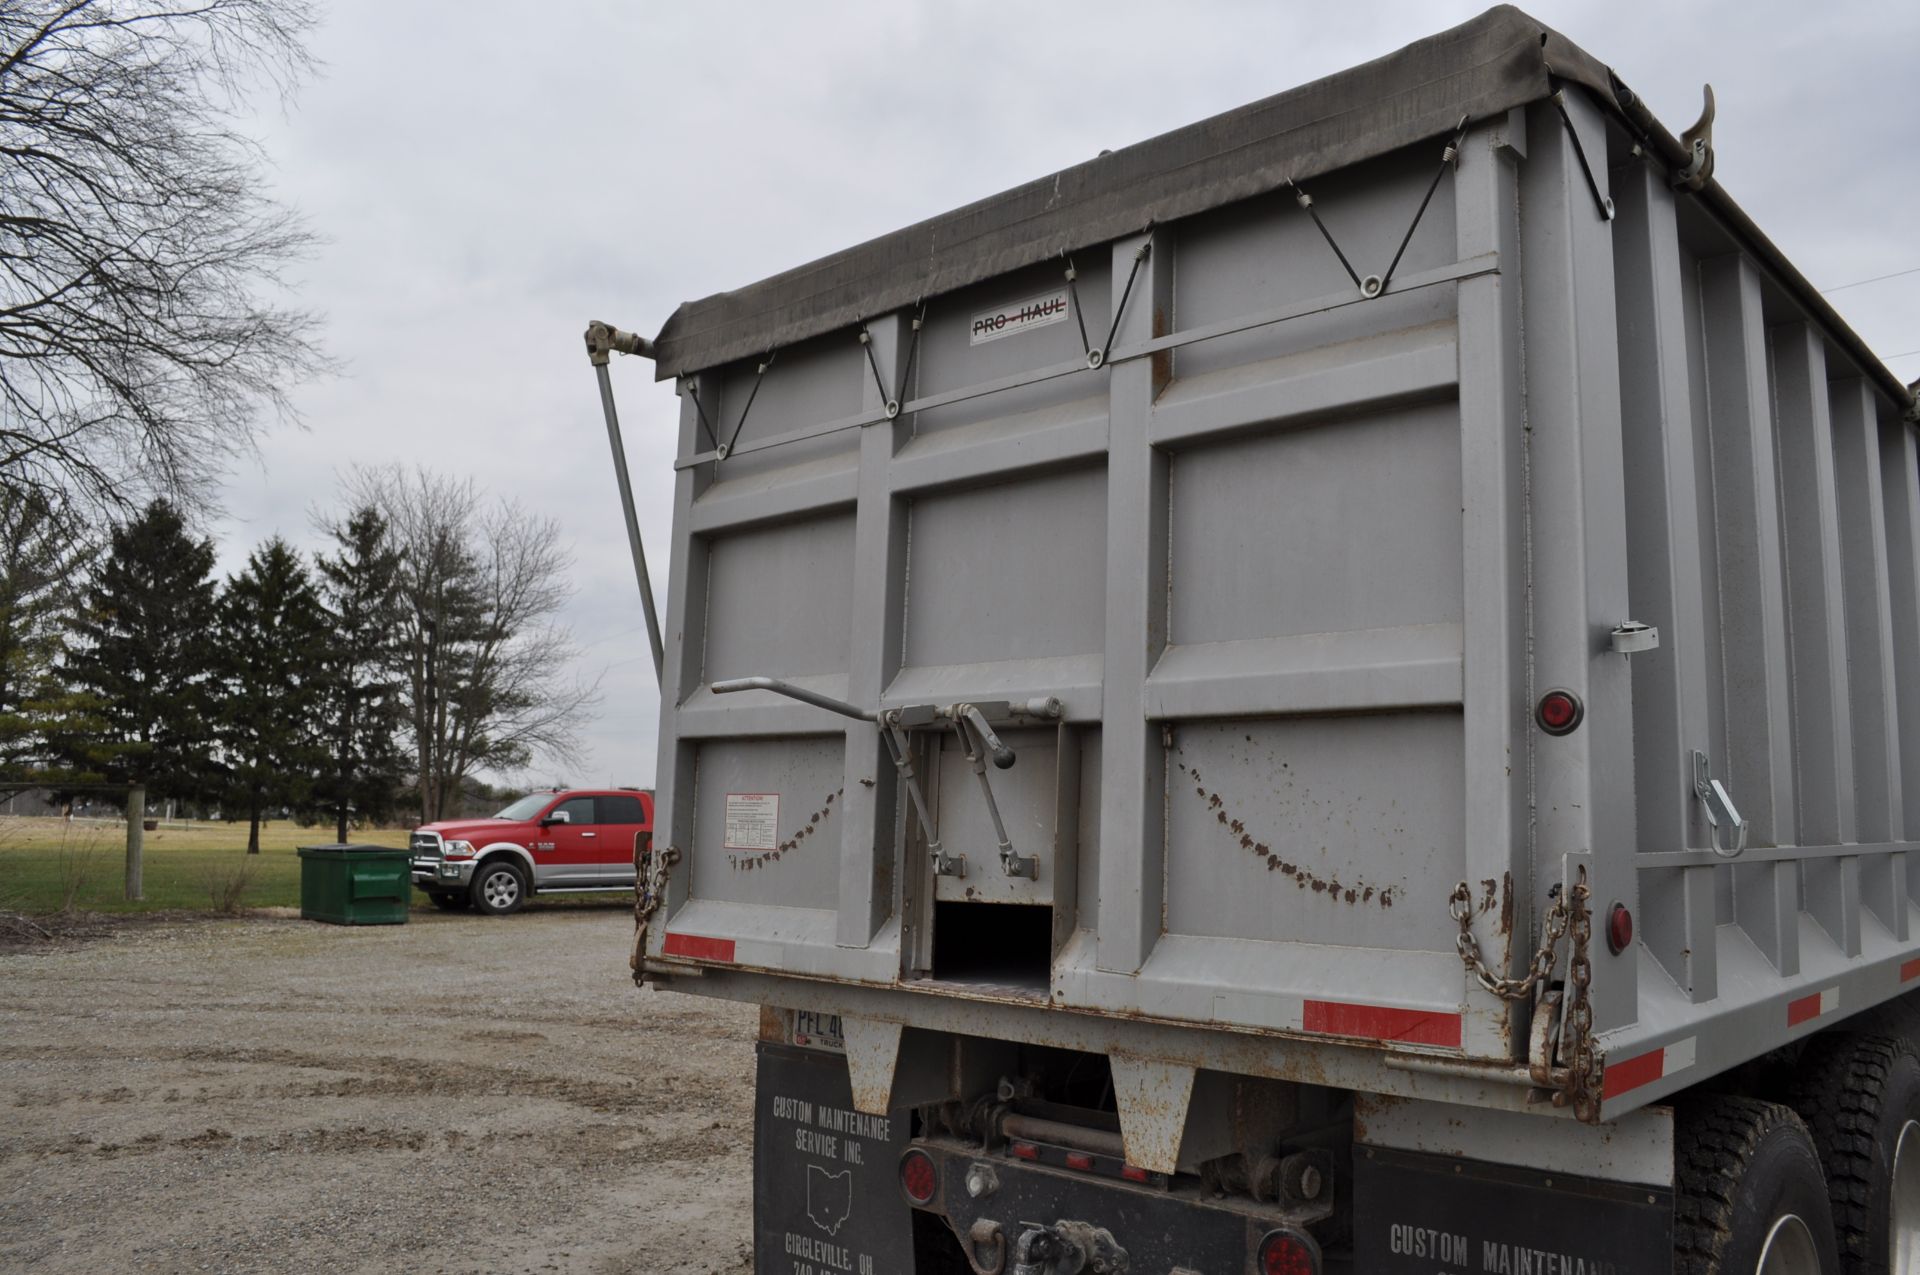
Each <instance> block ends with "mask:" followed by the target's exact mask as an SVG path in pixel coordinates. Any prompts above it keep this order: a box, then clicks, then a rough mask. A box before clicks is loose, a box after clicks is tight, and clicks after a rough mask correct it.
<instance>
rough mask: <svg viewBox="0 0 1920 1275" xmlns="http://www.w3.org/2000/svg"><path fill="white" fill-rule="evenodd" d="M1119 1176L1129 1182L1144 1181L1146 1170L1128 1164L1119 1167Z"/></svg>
mask: <svg viewBox="0 0 1920 1275" xmlns="http://www.w3.org/2000/svg"><path fill="white" fill-rule="evenodd" d="M1120 1176H1121V1177H1123V1178H1125V1179H1126V1180H1127V1181H1129V1182H1145V1181H1146V1180H1147V1171H1146V1170H1145V1169H1142V1168H1138V1167H1136V1166H1134V1165H1131V1164H1128V1165H1123V1166H1122V1167H1121V1169H1120Z"/></svg>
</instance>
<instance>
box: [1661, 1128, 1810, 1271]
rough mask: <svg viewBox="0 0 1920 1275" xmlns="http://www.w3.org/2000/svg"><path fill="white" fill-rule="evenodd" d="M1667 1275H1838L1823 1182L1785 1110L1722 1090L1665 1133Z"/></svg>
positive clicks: (1801, 1131) (1801, 1133)
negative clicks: (1669, 1231)
mask: <svg viewBox="0 0 1920 1275" xmlns="http://www.w3.org/2000/svg"><path fill="white" fill-rule="evenodd" d="M1674 1177H1675V1187H1676V1196H1677V1198H1676V1199H1675V1200H1674V1210H1673V1247H1674V1255H1673V1269H1674V1271H1675V1272H1676V1275H1840V1271H1841V1266H1840V1258H1839V1254H1838V1252H1837V1250H1836V1248H1835V1245H1834V1232H1833V1213H1832V1209H1831V1206H1830V1205H1829V1204H1828V1201H1827V1183H1826V1178H1825V1177H1824V1176H1823V1175H1822V1173H1821V1171H1820V1157H1819V1154H1818V1152H1816V1151H1815V1150H1814V1146H1813V1140H1812V1138H1810V1137H1808V1135H1807V1128H1806V1126H1805V1125H1804V1124H1802V1123H1801V1121H1800V1117H1799V1116H1797V1115H1795V1114H1794V1113H1793V1111H1792V1109H1791V1108H1788V1107H1783V1106H1780V1105H1778V1104H1777V1103H1771V1102H1759V1101H1756V1100H1755V1099H1752V1098H1739V1097H1735V1096H1733V1095H1731V1094H1703V1095H1700V1096H1698V1097H1696V1098H1694V1099H1693V1100H1692V1101H1690V1102H1688V1103H1685V1104H1683V1105H1682V1107H1681V1109H1680V1111H1679V1120H1678V1122H1677V1127H1676V1129H1675V1131H1674Z"/></svg>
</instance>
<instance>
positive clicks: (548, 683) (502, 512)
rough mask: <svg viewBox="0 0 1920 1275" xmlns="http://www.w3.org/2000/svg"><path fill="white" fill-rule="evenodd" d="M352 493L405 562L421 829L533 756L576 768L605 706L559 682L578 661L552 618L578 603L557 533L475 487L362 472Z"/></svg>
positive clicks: (405, 631) (351, 482)
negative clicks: (473, 789)
mask: <svg viewBox="0 0 1920 1275" xmlns="http://www.w3.org/2000/svg"><path fill="white" fill-rule="evenodd" d="M347 489H348V496H349V499H350V501H351V502H352V504H354V505H355V506H361V505H369V504H370V505H373V506H374V507H375V508H377V509H379V511H380V512H381V514H382V516H383V517H385V518H386V520H387V524H388V526H389V527H390V528H391V530H392V535H393V542H394V544H395V546H396V547H397V548H399V550H400V551H401V553H402V554H403V555H404V557H403V562H402V566H401V569H400V577H401V581H402V592H403V594H404V595H405V599H406V603H405V606H404V608H403V610H404V614H403V616H402V617H401V620H400V628H401V632H402V637H403V643H404V649H405V650H406V651H407V652H408V681H407V685H406V688H405V691H404V696H405V698H406V701H407V717H408V724H409V727H410V734H411V736H412V739H413V744H414V762H415V766H416V768H417V773H418V774H419V778H420V813H421V817H422V818H423V819H425V820H433V819H439V818H443V817H444V816H445V814H446V812H447V809H448V806H449V803H450V802H451V801H453V800H454V799H455V798H456V797H457V795H458V794H459V792H460V790H461V786H462V784H463V783H465V782H466V781H467V780H468V779H469V778H471V777H473V776H475V775H477V774H478V773H479V772H481V771H492V772H495V773H499V772H502V771H514V770H519V769H522V768H524V767H525V766H527V765H528V764H529V763H530V762H531V761H532V760H533V759H534V758H535V757H536V756H540V757H545V758H548V759H550V760H553V761H556V762H560V763H563V764H569V765H571V764H576V763H577V761H578V751H579V736H580V730H581V727H582V726H583V725H584V724H585V720H586V718H587V717H589V716H590V715H591V714H592V712H593V711H594V710H595V708H597V706H598V704H599V699H600V695H599V688H598V685H597V683H581V682H577V681H572V680H569V678H568V676H567V669H568V667H569V665H571V663H572V662H573V658H574V656H575V655H576V654H577V651H576V648H575V647H574V645H573V639H572V635H571V634H570V633H569V632H568V631H567V630H566V628H564V627H563V626H561V625H559V624H557V623H556V622H555V619H554V617H555V616H556V615H557V614H558V613H559V611H560V608H561V607H563V606H564V605H565V604H566V602H567V599H568V598H570V597H571V596H572V594H573V586H572V583H571V581H570V580H569V577H568V573H569V571H570V570H571V568H572V566H573V560H572V555H571V554H570V553H569V552H568V551H567V549H566V547H565V546H564V545H563V544H562V543H561V541H560V532H559V528H558V526H557V525H556V524H555V523H553V522H552V521H551V520H550V519H545V518H538V517H535V516H534V515H532V514H529V513H527V512H526V511H525V510H523V509H521V508H520V507H519V506H518V505H516V504H514V503H512V502H510V501H502V500H499V499H497V498H492V497H488V496H485V495H483V494H482V493H481V491H480V489H479V487H478V485H477V484H475V483H474V482H473V480H472V479H457V478H450V477H447V476H446V475H442V474H436V473H433V472H432V471H430V470H426V469H412V470H407V469H402V468H399V467H397V466H394V467H388V468H382V469H363V470H357V471H355V472H354V473H353V475H352V476H351V477H350V478H349V479H348V481H347Z"/></svg>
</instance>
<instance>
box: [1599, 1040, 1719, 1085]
mask: <svg viewBox="0 0 1920 1275" xmlns="http://www.w3.org/2000/svg"><path fill="white" fill-rule="evenodd" d="M1698 1040H1699V1038H1698V1037H1697V1036H1687V1037H1685V1038H1683V1039H1681V1040H1676V1041H1674V1042H1672V1043H1671V1044H1667V1045H1662V1046H1661V1047H1660V1048H1658V1049H1654V1050H1649V1051H1648V1052H1647V1053H1644V1054H1635V1055H1634V1056H1633V1057H1632V1058H1622V1059H1621V1060H1620V1061H1619V1062H1614V1061H1612V1060H1611V1059H1609V1060H1608V1062H1607V1070H1606V1073H1605V1075H1604V1076H1603V1077H1602V1079H1601V1082H1600V1097H1601V1098H1602V1099H1603V1100H1604V1099H1607V1098H1618V1097H1619V1096H1620V1095H1621V1094H1623V1093H1628V1092H1631V1091H1632V1090H1635V1089H1638V1088H1639V1087H1640V1086H1642V1085H1650V1084H1652V1083H1653V1082H1654V1081H1656V1080H1664V1079H1666V1078H1667V1077H1668V1076H1673V1075H1677V1074H1679V1073H1680V1072H1683V1071H1685V1070H1686V1069H1687V1068H1689V1067H1691V1066H1693V1059H1694V1046H1695V1044H1696V1043H1697V1042H1698Z"/></svg>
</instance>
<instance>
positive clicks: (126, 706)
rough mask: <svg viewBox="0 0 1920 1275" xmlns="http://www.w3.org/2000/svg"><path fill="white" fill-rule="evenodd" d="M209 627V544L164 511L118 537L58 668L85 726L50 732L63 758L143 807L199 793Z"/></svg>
mask: <svg viewBox="0 0 1920 1275" xmlns="http://www.w3.org/2000/svg"><path fill="white" fill-rule="evenodd" d="M213 626H214V584H213V545H212V544H211V543H210V542H208V541H205V540H196V539H194V538H193V537H192V536H190V535H189V534H188V533H187V529H186V525H185V524H184V523H183V522H182V521H181V518H180V515H179V513H178V512H176V511H175V510H174V508H173V506H172V505H170V504H168V503H167V502H166V501H164V500H156V501H154V502H153V503H152V504H150V505H148V506H147V508H146V509H145V510H144V511H143V512H142V513H141V514H140V515H139V516H138V517H137V518H135V519H134V520H133V521H131V522H129V523H127V524H126V525H124V526H121V527H116V528H115V529H114V530H113V533H112V537H111V539H110V541H109V543H108V546H107V553H106V555H105V556H104V557H102V558H100V559H99V560H98V561H96V562H95V563H94V565H93V567H92V569H91V571H90V572H89V574H88V578H87V583H86V587H85V590H84V597H83V599H82V604H81V607H80V610H79V614H78V615H77V616H75V617H74V619H73V621H72V623H71V626H70V632H69V633H68V636H67V641H66V653H65V655H64V657H63V659H62V660H61V662H60V666H59V676H60V678H61V680H62V681H63V682H64V684H65V687H66V691H67V693H68V694H69V696H71V695H73V694H76V693H77V694H79V695H83V696H85V697H86V700H85V703H86V704H88V705H90V706H91V712H92V715H93V716H92V720H91V723H90V724H88V723H81V724H80V725H78V726H76V725H75V721H74V719H71V718H70V719H69V720H68V722H67V723H66V728H65V729H61V730H59V731H56V732H54V733H57V734H59V735H60V736H61V738H60V740H59V743H60V745H61V747H60V752H61V753H62V754H64V759H65V760H66V761H67V762H68V763H69V764H71V765H75V766H79V767H83V768H93V767H97V770H98V773H99V774H100V776H101V777H102V778H104V779H105V780H107V781H108V782H111V783H115V784H125V783H134V782H139V783H144V784H145V785H146V787H147V791H148V797H149V800H152V799H155V798H165V797H193V796H195V795H198V794H200V793H202V792H204V791H205V790H206V787H207V783H208V780H209V774H210V767H211V765H212V762H211V758H210V746H211V742H212V739H211V731H210V730H209V726H208V721H209V717H210V708H211V705H212V700H211V698H210V695H209V690H210V688H209V685H208V682H209V673H208V669H209V664H210V657H211V654H212V647H211V641H212V632H213Z"/></svg>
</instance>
